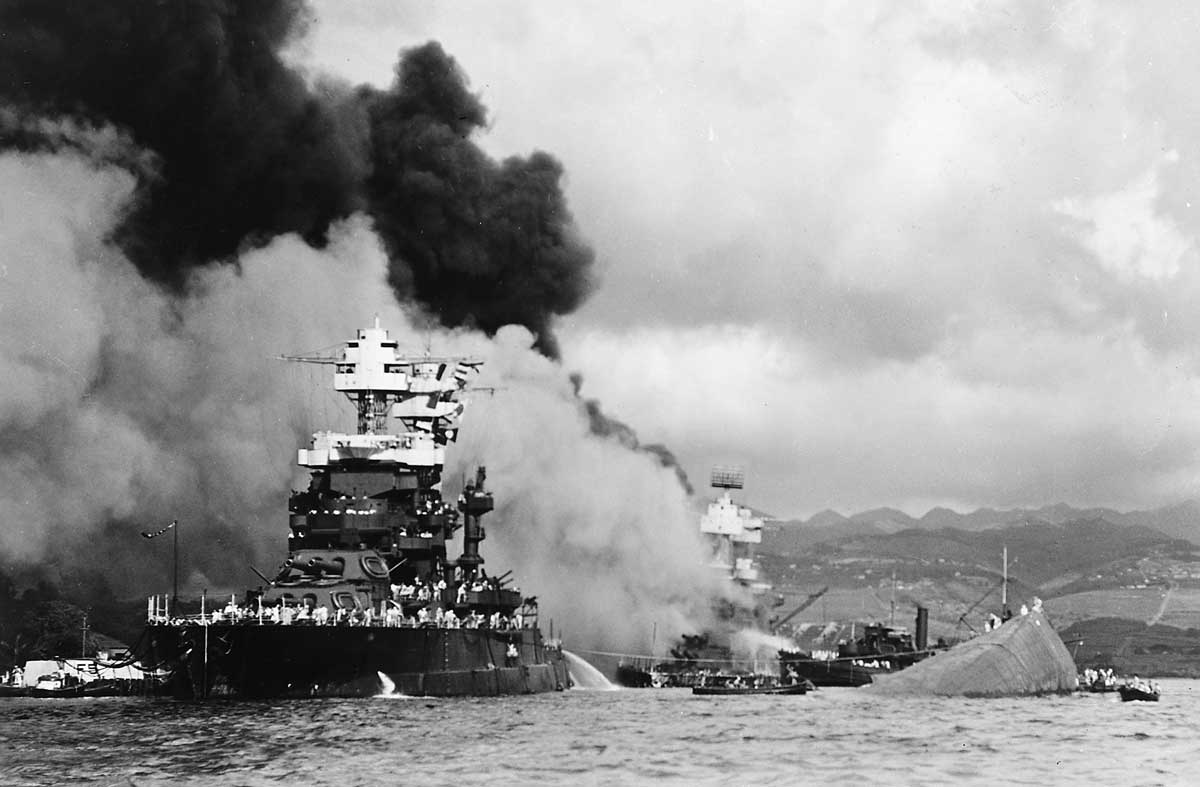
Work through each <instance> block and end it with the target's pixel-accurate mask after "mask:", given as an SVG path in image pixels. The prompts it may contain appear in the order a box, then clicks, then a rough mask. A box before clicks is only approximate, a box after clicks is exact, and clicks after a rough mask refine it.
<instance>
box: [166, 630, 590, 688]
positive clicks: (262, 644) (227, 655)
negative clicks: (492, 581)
mask: <svg viewBox="0 0 1200 787" xmlns="http://www.w3.org/2000/svg"><path fill="white" fill-rule="evenodd" d="M147 639H148V641H149V647H150V657H151V659H153V661H155V662H157V663H159V664H161V665H162V666H164V667H166V668H168V669H169V670H170V671H171V673H172V681H171V686H172V693H173V694H174V695H175V696H177V697H181V698H204V697H222V696H223V697H247V698H267V697H365V696H374V695H377V694H380V693H386V692H388V691H393V690H394V691H395V692H398V693H402V694H409V695H414V696H493V695H501V694H533V693H539V692H547V691H555V690H561V689H563V688H566V687H567V686H569V685H570V678H569V676H568V674H567V665H566V661H565V659H564V658H563V655H562V652H561V651H560V650H558V649H557V648H553V647H547V646H545V645H544V644H543V643H542V642H541V637H540V634H539V632H538V631H537V630H536V629H518V630H507V631H503V630H502V631H496V630H489V629H443V628H385V627H344V626H254V625H237V624H230V625H221V624H215V625H210V626H151V627H149V629H148V631H147ZM510 645H513V646H515V647H516V651H517V655H516V656H510V655H507V654H508V653H509V646H510Z"/></svg>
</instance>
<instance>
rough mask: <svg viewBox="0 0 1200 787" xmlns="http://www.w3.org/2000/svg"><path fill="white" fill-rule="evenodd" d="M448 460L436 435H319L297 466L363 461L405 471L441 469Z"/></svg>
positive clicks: (324, 466) (302, 451) (319, 465)
mask: <svg viewBox="0 0 1200 787" xmlns="http://www.w3.org/2000/svg"><path fill="white" fill-rule="evenodd" d="M445 459H446V448H445V446H444V445H442V444H441V443H439V442H438V441H437V439H436V438H435V437H434V435H432V434H427V433H413V434H405V435H382V434H345V433H342V432H317V433H316V434H314V435H313V439H312V444H311V447H310V448H301V449H300V450H299V453H298V457H297V460H296V463H297V464H298V465H300V466H302V467H310V468H313V469H320V468H326V467H330V466H335V465H340V464H343V463H347V462H363V461H366V462H372V463H377V464H393V465H399V466H405V467H441V466H442V465H443V464H444V463H445Z"/></svg>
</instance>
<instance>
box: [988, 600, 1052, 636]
mask: <svg viewBox="0 0 1200 787" xmlns="http://www.w3.org/2000/svg"><path fill="white" fill-rule="evenodd" d="M1031 611H1032V612H1041V611H1042V600H1041V599H1040V598H1038V597H1037V596H1034V597H1033V601H1032V602H1031V603H1030V604H1022V605H1021V609H1020V612H1019V614H1021V615H1028V614H1029V613H1030V612H1031ZM1012 616H1013V613H1012V610H1011V609H1009V608H1008V607H1007V606H1006V607H1005V608H1004V617H1000V616H999V615H997V614H996V613H995V612H993V613H991V614H990V615H988V617H987V620H985V621H984V622H983V630H984V631H995V630H996V629H998V628H1000V627H1001V626H1002V625H1004V624H1005V623H1007V622H1008V621H1010V620H1012Z"/></svg>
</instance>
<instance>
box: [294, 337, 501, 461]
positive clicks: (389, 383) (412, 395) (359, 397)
mask: <svg viewBox="0 0 1200 787" xmlns="http://www.w3.org/2000/svg"><path fill="white" fill-rule="evenodd" d="M280 359H281V360H285V361H293V362H296V363H311V364H322V365H327V366H334V367H335V369H334V375H333V387H334V390H337V391H341V392H342V393H344V394H345V395H346V398H347V399H349V400H350V401H351V402H352V403H353V404H354V409H355V412H356V414H357V430H358V431H357V434H359V435H383V434H388V431H389V430H388V424H387V419H388V415H389V413H390V414H391V415H393V416H395V417H397V418H399V419H400V420H401V422H402V423H403V424H404V426H405V427H407V429H408V431H409V432H423V433H426V434H432V435H433V436H434V437H435V439H436V441H437V442H438V443H439V444H440V445H445V444H446V443H447V442H453V441H454V439H455V438H456V437H457V428H456V426H455V422H457V420H458V418H459V417H460V416H461V415H462V411H463V406H462V403H461V402H459V401H457V399H456V398H455V395H456V394H457V393H458V392H460V391H461V390H462V389H464V388H465V387H466V383H467V378H468V377H469V376H470V374H471V373H472V372H474V371H477V370H478V368H479V367H480V366H481V365H482V363H483V362H482V361H480V360H478V359H474V358H457V357H456V358H441V357H436V356H434V355H432V354H430V353H429V352H428V351H426V352H425V354H424V355H420V356H404V355H401V354H400V353H399V351H398V349H397V343H396V342H395V341H393V340H391V339H390V338H389V337H388V332H387V331H386V330H384V329H383V328H381V327H380V326H379V317H378V315H376V317H375V324H374V327H371V328H364V329H361V330H359V331H358V335H357V337H356V339H355V340H354V341H350V342H347V343H346V345H345V347H344V348H343V349H342V352H341V354H340V355H337V356H327V355H283V356H280Z"/></svg>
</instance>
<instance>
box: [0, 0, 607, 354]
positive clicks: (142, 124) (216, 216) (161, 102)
mask: <svg viewBox="0 0 1200 787" xmlns="http://www.w3.org/2000/svg"><path fill="white" fill-rule="evenodd" d="M306 18H307V9H306V7H305V5H304V3H303V2H301V0H255V2H239V1H238V0H193V1H190V2H165V3H164V2H152V1H151V0H79V1H78V2H67V1H66V0H10V1H9V2H5V3H3V4H2V5H0V30H3V31H4V34H3V35H0V101H3V102H4V103H5V104H7V105H9V108H10V110H9V112H7V113H4V115H3V116H0V145H3V146H4V147H6V148H9V149H12V148H16V149H24V150H28V149H57V147H59V146H60V145H61V144H62V138H61V137H60V136H59V135H56V134H54V133H49V132H45V131H44V130H42V129H39V127H38V126H37V125H36V124H35V123H32V122H30V120H29V119H30V118H32V117H38V116H46V115H49V116H56V117H71V118H75V119H77V120H78V121H82V122H86V123H89V124H104V123H109V124H113V125H115V126H117V127H118V128H120V129H122V130H123V131H124V132H125V133H127V134H128V135H129V136H130V138H131V139H132V141H133V142H134V143H136V145H138V146H140V147H142V148H145V149H147V150H149V151H150V152H151V153H152V155H153V157H154V162H155V167H154V171H153V175H152V176H151V177H144V178H142V180H141V182H140V184H139V194H138V200H137V203H136V205H135V207H134V209H133V210H132V211H131V212H130V214H129V215H128V216H127V217H126V218H125V220H124V221H123V222H122V223H121V224H120V226H118V227H117V228H116V230H115V233H114V234H115V238H114V240H116V241H117V242H118V244H119V245H120V247H121V248H122V250H123V251H124V252H125V253H126V254H127V255H128V256H129V257H130V259H131V260H133V262H134V263H135V264H136V265H137V267H138V269H139V270H140V271H141V272H142V273H143V275H145V276H147V277H149V278H152V279H154V280H155V281H158V282H160V283H161V284H163V285H166V286H168V287H172V288H175V289H179V288H181V287H183V286H184V285H185V283H186V281H187V276H188V272H189V271H190V270H191V269H192V268H194V267H195V266H198V265H205V264H209V263H211V262H212V261H214V260H221V259H230V258H232V257H233V256H234V255H235V254H236V253H238V252H239V251H241V250H244V249H246V248H248V247H256V246H258V245H261V244H263V243H265V242H266V241H268V240H270V239H271V238H273V237H275V236H277V235H280V234H284V233H288V232H294V233H297V234H299V235H300V236H301V237H303V238H304V239H305V240H306V241H307V242H308V243H310V244H312V245H314V246H318V247H319V246H321V245H323V244H324V243H325V242H326V240H327V232H328V230H329V226H330V223H331V222H333V221H335V220H337V219H340V218H344V217H346V216H347V215H349V214H350V213H352V212H354V211H356V210H366V211H368V212H369V213H370V215H371V216H372V218H373V219H374V221H375V224H376V226H377V228H378V231H379V232H380V234H381V236H382V237H383V239H384V242H385V244H386V246H387V248H388V250H389V252H390V255H391V265H390V271H389V274H390V275H389V278H390V280H391V284H392V287H393V289H394V290H395V292H396V294H397V296H398V297H399V298H400V299H401V300H403V301H406V302H407V301H415V302H418V303H420V304H423V305H424V306H425V307H427V309H428V310H429V311H430V312H431V313H432V314H433V316H435V317H436V318H437V319H438V320H439V321H441V322H442V323H443V324H444V325H447V326H459V325H469V326H471V327H476V328H478V329H480V330H483V331H485V332H487V333H489V334H492V333H494V332H495V331H496V329H498V328H499V327H501V326H503V325H506V324H510V323H515V324H520V325H524V326H525V327H527V328H529V329H530V330H531V331H533V333H534V334H535V336H536V337H537V339H538V346H539V348H540V349H541V350H542V351H543V352H545V353H546V354H548V355H552V356H553V355H555V354H556V345H555V341H554V337H553V332H552V322H553V319H554V317H555V315H561V314H566V313H568V312H570V311H572V310H573V309H575V308H576V307H577V306H579V304H580V303H581V302H582V301H583V299H584V298H585V297H586V296H587V294H588V292H589V290H590V288H591V278H590V271H591V264H592V252H591V251H590V250H589V249H588V248H587V246H585V245H584V244H583V243H582V242H581V241H580V240H579V239H578V238H577V236H576V233H575V231H574V229H573V225H572V219H571V215H570V213H569V212H568V210H567V207H566V202H565V199H564V198H563V195H562V192H561V189H560V181H561V178H562V168H561V166H560V165H559V163H558V162H557V161H556V160H555V159H554V158H552V157H551V156H549V155H547V154H545V153H534V154H533V155H532V156H530V157H529V158H528V159H520V158H510V159H507V160H505V161H504V162H502V163H497V162H495V161H493V160H491V159H490V158H489V157H488V156H487V155H486V154H485V153H484V152H483V151H482V150H481V149H480V148H479V147H478V146H477V145H476V144H475V143H474V142H473V141H471V139H470V137H471V135H472V133H474V132H475V131H476V130H478V129H481V128H483V127H484V125H485V123H486V111H485V109H484V107H483V104H482V103H481V102H480V100H479V98H478V97H477V96H475V95H473V94H471V93H470V92H469V91H468V89H467V83H466V77H465V75H464V74H463V73H462V72H461V70H460V69H459V67H458V66H457V64H456V63H455V61H454V60H453V59H452V58H451V57H449V56H448V55H446V53H445V52H444V51H443V50H442V48H441V47H440V46H439V45H438V44H436V43H430V44H426V45H425V46H422V47H418V48H416V49H412V50H410V51H408V52H406V53H405V54H404V55H403V56H402V58H401V60H400V63H399V65H398V66H397V69H396V73H397V79H396V82H395V84H394V85H393V86H392V88H391V89H389V90H387V91H377V90H373V89H371V88H366V87H364V88H359V89H358V90H356V91H350V92H347V91H340V92H339V91H334V90H332V89H325V90H321V91H318V90H314V89H312V88H310V87H309V85H308V83H307V82H306V80H305V79H304V77H303V75H301V74H299V73H297V72H296V71H295V70H294V69H292V68H291V67H290V66H289V65H288V64H287V63H286V62H285V61H284V59H283V57H282V55H281V52H282V51H283V50H284V48H285V47H286V46H287V45H288V44H289V43H291V42H292V41H293V40H294V39H295V38H296V37H298V36H300V35H302V34H303V32H304V29H305V19H306ZM14 109H15V116H14V114H13V110H14ZM23 121H24V122H23Z"/></svg>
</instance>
